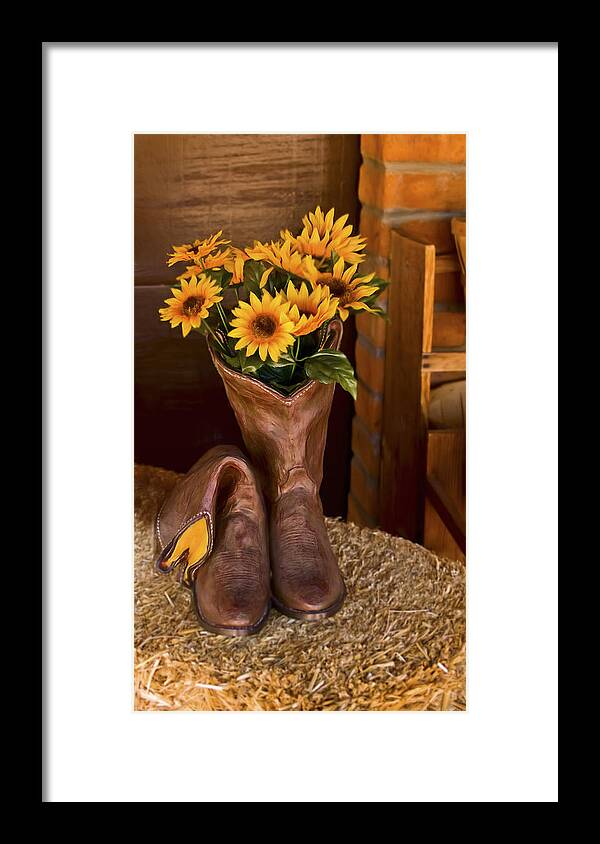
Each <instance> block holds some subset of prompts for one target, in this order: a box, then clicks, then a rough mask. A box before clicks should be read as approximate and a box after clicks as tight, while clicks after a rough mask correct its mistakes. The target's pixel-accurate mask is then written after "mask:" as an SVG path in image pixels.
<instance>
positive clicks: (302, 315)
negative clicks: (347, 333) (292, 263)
mask: <svg viewBox="0 0 600 844" xmlns="http://www.w3.org/2000/svg"><path fill="white" fill-rule="evenodd" d="M285 301H287V302H288V304H289V305H290V311H289V315H290V319H291V320H292V322H293V323H294V330H293V332H292V333H293V334H294V336H295V337H302V336H303V335H304V334H310V333H311V332H312V331H316V330H317V328H320V327H321V326H322V325H323V323H324V322H327V321H328V320H330V319H333V317H334V316H335V312H336V310H337V306H338V300H337V299H336V298H335V297H334V296H331V294H330V292H329V289H328V288H327V287H322V286H321V285H320V284H317V285H316V287H315V288H314V289H313V290H312V292H311V293H309V292H308V287H307V286H306V284H305V283H304V282H302V284H301V285H300V290H298V288H296V287H294V285H293V284H292V282H291V281H290V282H288V286H287V290H286V291H285Z"/></svg>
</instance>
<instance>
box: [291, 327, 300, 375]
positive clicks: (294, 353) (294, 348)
mask: <svg viewBox="0 0 600 844" xmlns="http://www.w3.org/2000/svg"><path fill="white" fill-rule="evenodd" d="M299 351H300V338H299V337H296V341H295V342H294V345H293V346H292V357H293V359H294V363H293V364H292V371H291V372H290V377H289V381H288V384H291V383H292V378H293V377H294V372H295V371H296V364H297V363H298V360H297V355H298V352H299Z"/></svg>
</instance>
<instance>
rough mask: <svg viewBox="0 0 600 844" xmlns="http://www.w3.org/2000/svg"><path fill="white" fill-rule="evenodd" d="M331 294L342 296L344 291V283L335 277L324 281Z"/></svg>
mask: <svg viewBox="0 0 600 844" xmlns="http://www.w3.org/2000/svg"><path fill="white" fill-rule="evenodd" d="M325 284H326V285H327V287H328V288H329V291H330V293H331V295H332V296H343V295H344V293H345V292H346V284H345V283H344V282H343V281H340V280H339V279H337V278H329V279H327V281H326V282H325Z"/></svg>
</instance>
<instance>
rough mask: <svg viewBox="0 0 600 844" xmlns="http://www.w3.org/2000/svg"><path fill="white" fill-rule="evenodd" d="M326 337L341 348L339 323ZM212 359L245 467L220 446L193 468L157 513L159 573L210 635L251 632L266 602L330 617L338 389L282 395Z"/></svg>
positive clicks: (335, 587)
mask: <svg viewBox="0 0 600 844" xmlns="http://www.w3.org/2000/svg"><path fill="white" fill-rule="evenodd" d="M330 334H332V335H333V342H332V345H334V346H335V347H337V346H339V342H340V339H341V324H340V323H339V322H332V323H331V324H330ZM211 354H212V351H211ZM212 358H213V363H214V365H215V367H216V369H217V371H218V373H219V375H220V376H221V378H222V380H223V383H224V385H225V390H226V393H227V397H228V399H229V402H230V404H231V406H232V408H233V411H234V413H235V416H236V419H237V421H238V424H239V426H240V430H241V432H242V437H243V440H244V444H245V446H246V449H247V451H248V454H249V455H250V458H251V461H252V463H251V464H250V463H249V462H248V461H247V459H246V458H245V457H244V455H243V454H242V452H241V451H240V450H239V449H238V448H236V447H235V446H218V447H216V448H213V449H211V450H210V451H208V452H207V453H206V454H205V455H204V456H203V457H202V458H201V459H200V460H199V461H198V462H197V463H196V464H195V465H194V466H193V467H192V468H191V469H190V471H189V472H188V473H187V475H185V477H184V478H183V479H182V480H181V481H180V482H179V484H178V485H177V486H176V487H175V488H174V489H173V491H172V492H171V493H170V495H169V496H168V498H167V499H166V501H165V503H164V504H163V507H162V508H161V511H160V513H159V514H158V517H157V520H156V540H157V543H158V549H159V554H158V558H157V568H158V570H159V571H162V572H170V571H172V570H173V569H177V570H178V575H179V579H180V581H181V582H182V583H184V584H185V585H186V586H189V587H190V588H191V590H192V596H193V603H194V606H195V608H196V612H197V615H198V619H199V621H200V624H201V625H202V626H203V627H204V628H205V629H206V630H209V631H211V632H213V633H221V634H225V635H230V636H247V635H251V634H253V633H257V632H258V631H259V630H260V629H261V627H262V626H263V625H264V624H265V622H266V620H267V618H268V614H269V610H270V607H271V604H273V605H274V606H275V607H276V608H277V609H278V610H279V611H280V612H282V613H284V614H285V615H288V616H290V617H292V618H297V619H302V620H305V621H317V620H319V619H323V618H327V617H328V616H330V615H333V613H335V612H337V610H338V609H339V608H340V607H341V605H342V603H343V601H344V597H345V592H346V590H345V586H344V581H343V579H342V576H341V573H340V570H339V567H338V564H337V560H336V558H335V555H334V553H333V551H332V549H331V545H330V544H329V539H328V536H327V530H326V527H325V522H324V520H323V509H322V506H321V500H320V498H319V488H320V486H321V481H322V478H323V453H324V450H325V439H326V435H327V422H328V418H329V411H330V409H331V402H332V399H333V391H334V387H335V385H334V384H321V383H320V382H318V381H309V382H308V383H306V384H304V385H302V386H300V387H299V388H298V389H297V390H296V391H295V392H294V393H292V395H290V396H289V397H285V396H282V395H280V394H279V393H277V392H275V391H274V390H272V389H271V388H269V387H268V386H266V385H265V384H263V383H262V382H260V381H258V380H256V379H254V378H251V377H248V376H246V375H242V374H241V373H239V372H236V371H234V370H232V369H230V368H229V367H228V366H226V365H225V364H224V363H223V362H222V361H221V360H219V359H218V358H217V357H216V355H214V354H213V355H212ZM265 500H266V506H265Z"/></svg>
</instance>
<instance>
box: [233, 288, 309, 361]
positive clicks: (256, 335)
mask: <svg viewBox="0 0 600 844" xmlns="http://www.w3.org/2000/svg"><path fill="white" fill-rule="evenodd" d="M288 309H289V305H288V304H287V303H283V302H282V299H281V295H280V294H279V293H278V294H277V296H271V294H270V293H269V291H268V290H265V291H264V292H263V294H262V299H259V298H258V296H256V294H255V293H251V294H250V302H249V303H248V302H240V304H239V307H238V308H234V309H233V314H234V316H235V317H236V318H235V319H232V320H231V324H232V325H233V326H235V328H234V329H233V330H232V331H230V332H229V336H230V337H237V338H239V339H238V342H237V343H236V344H235V348H236V350H237V349H245V350H246V355H253V354H254V353H255V352H256V350H257V349H258V354H259V355H260V359H261V360H263V361H264V360H266V359H267V354H268V355H269V356H270V357H271V360H273V361H275V362H277V361H278V360H279V356H280V354H281V353H282V352H284V351H285V350H286V349H287V348H288V346H291V345H292V343H293V342H294V338H293V336H292V331H293V328H294V324H293V322H291V321H290V318H289V314H288Z"/></svg>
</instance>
